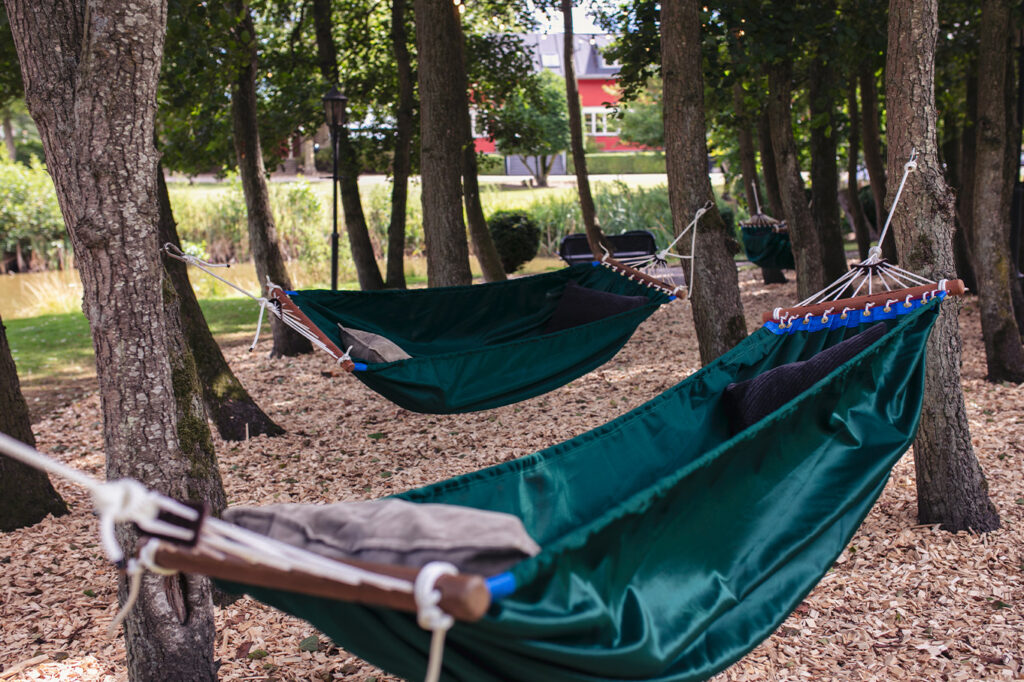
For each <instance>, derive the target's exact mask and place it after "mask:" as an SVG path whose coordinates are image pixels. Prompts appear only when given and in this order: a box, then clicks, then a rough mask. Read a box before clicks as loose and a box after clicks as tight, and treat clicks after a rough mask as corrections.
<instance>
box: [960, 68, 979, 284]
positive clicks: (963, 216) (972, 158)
mask: <svg viewBox="0 0 1024 682" xmlns="http://www.w3.org/2000/svg"><path fill="white" fill-rule="evenodd" d="M965 89H966V92H967V95H966V98H965V103H964V109H965V112H964V127H963V135H962V136H961V146H960V187H959V188H958V189H959V191H958V192H957V195H956V210H957V216H958V217H959V218H960V227H961V229H962V230H963V232H964V239H965V240H966V242H967V250H968V252H969V253H971V271H972V274H973V270H974V259H973V254H974V182H973V178H974V174H975V165H976V164H977V160H978V146H977V141H978V61H977V59H971V61H970V62H969V63H968V65H967V78H966V84H965Z"/></svg>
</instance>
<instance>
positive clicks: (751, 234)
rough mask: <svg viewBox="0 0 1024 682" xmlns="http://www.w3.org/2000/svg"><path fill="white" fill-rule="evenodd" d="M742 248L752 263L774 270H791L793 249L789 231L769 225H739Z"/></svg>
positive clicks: (792, 266)
mask: <svg viewBox="0 0 1024 682" xmlns="http://www.w3.org/2000/svg"><path fill="white" fill-rule="evenodd" d="M740 236H741V238H742V239H743V250H744V251H746V253H747V258H748V259H750V262H751V263H753V264H754V265H759V266H760V267H762V268H773V269H776V270H792V269H793V268H794V267H795V265H794V263H793V249H792V247H791V246H790V243H789V232H785V231H783V232H777V231H775V229H773V228H772V227H770V226H761V225H755V226H747V225H744V226H742V227H740Z"/></svg>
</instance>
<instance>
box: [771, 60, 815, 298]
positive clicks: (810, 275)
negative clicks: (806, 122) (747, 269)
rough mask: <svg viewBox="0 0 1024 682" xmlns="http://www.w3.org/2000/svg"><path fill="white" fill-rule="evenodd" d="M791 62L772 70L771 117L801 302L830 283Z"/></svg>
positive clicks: (774, 150)
mask: <svg viewBox="0 0 1024 682" xmlns="http://www.w3.org/2000/svg"><path fill="white" fill-rule="evenodd" d="M792 69H793V65H792V63H791V62H788V61H783V62H776V63H774V64H772V65H770V66H769V67H768V116H769V118H770V121H771V138H772V151H773V152H774V154H775V168H776V172H777V173H778V176H779V190H780V195H781V196H780V200H781V201H782V213H783V214H784V215H785V216H786V223H787V224H788V225H789V239H790V243H791V244H792V245H793V260H794V262H795V265H796V285H797V295H798V296H799V297H800V299H801V300H803V299H805V298H807V297H808V296H810V295H811V294H813V293H815V292H816V291H820V290H821V289H822V288H824V287H825V285H826V284H827V283H828V280H826V279H825V268H824V260H823V255H822V252H821V240H820V239H819V238H818V232H817V230H816V229H815V227H814V218H813V217H812V215H811V209H810V208H809V207H808V206H807V200H806V198H805V197H806V194H805V193H804V180H803V177H801V175H800V160H799V158H798V157H797V151H796V140H795V139H794V137H793V118H792V114H791V112H790V104H789V102H790V93H791V92H792V86H793V84H792Z"/></svg>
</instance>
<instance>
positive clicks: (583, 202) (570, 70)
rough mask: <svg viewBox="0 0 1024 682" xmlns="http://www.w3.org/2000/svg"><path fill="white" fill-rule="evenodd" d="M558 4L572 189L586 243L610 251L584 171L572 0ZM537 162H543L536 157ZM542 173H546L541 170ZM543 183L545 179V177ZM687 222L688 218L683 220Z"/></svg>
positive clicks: (598, 250) (596, 250)
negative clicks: (578, 198)
mask: <svg viewBox="0 0 1024 682" xmlns="http://www.w3.org/2000/svg"><path fill="white" fill-rule="evenodd" d="M560 2H561V7H562V26H563V27H564V31H565V32H564V35H563V36H562V41H563V42H562V64H564V66H565V69H564V70H565V97H566V104H567V105H568V108H569V146H570V147H571V148H572V163H573V166H575V168H576V189H577V191H578V193H579V197H580V214H581V215H582V217H583V229H584V231H586V233H587V243H589V244H590V250H591V251H592V252H593V253H594V255H595V256H600V255H601V253H602V246H603V247H604V248H605V249H608V251H609V252H610V251H611V246H610V245H609V244H608V240H607V239H605V237H604V233H603V232H601V224H600V222H598V219H597V209H596V208H595V207H594V197H593V195H592V194H591V193H590V175H589V174H588V173H587V153H586V151H585V150H584V148H583V113H582V111H581V110H580V93H579V87H578V86H577V84H576V57H575V52H576V50H575V45H573V43H575V42H576V38H575V35H574V32H573V26H572V0H560ZM538 163H543V162H542V161H538ZM545 175H546V174H545ZM545 184H547V181H546V180H545ZM687 222H689V221H687Z"/></svg>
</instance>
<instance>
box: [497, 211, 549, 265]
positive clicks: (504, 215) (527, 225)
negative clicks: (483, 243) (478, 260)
mask: <svg viewBox="0 0 1024 682" xmlns="http://www.w3.org/2000/svg"><path fill="white" fill-rule="evenodd" d="M487 228H488V229H489V230H490V231H491V238H492V239H494V246H495V248H497V250H498V256H499V257H500V258H501V265H502V267H503V268H504V269H505V272H515V271H516V270H518V269H519V268H520V266H522V265H523V264H524V263H527V262H529V261H531V260H533V258H534V256H536V255H537V249H538V248H539V247H540V228H539V227H537V224H536V223H535V222H533V220H532V219H531V218H530V216H529V215H527V214H525V213H522V212H520V211H498V212H497V213H495V214H494V215H492V216H491V217H490V218H489V219H488V220H487Z"/></svg>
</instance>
